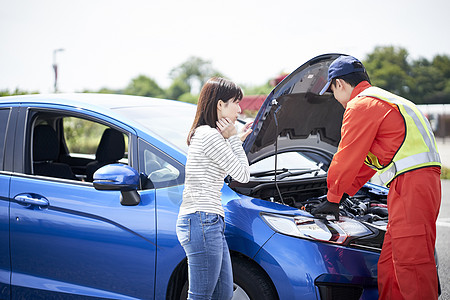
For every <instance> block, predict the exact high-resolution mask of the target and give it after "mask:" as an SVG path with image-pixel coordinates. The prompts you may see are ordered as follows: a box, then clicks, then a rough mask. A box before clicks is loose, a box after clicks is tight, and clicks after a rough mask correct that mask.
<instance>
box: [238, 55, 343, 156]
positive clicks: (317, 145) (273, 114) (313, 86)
mask: <svg viewBox="0 0 450 300" xmlns="http://www.w3.org/2000/svg"><path fill="white" fill-rule="evenodd" d="M340 55H343V54H337V53H334V54H324V55H320V56H317V57H315V58H313V59H311V60H310V61H308V62H307V63H305V64H303V65H302V66H300V67H299V68H298V69H296V70H295V71H294V72H292V73H291V74H289V76H287V77H286V78H285V79H284V80H283V81H282V82H280V83H279V84H278V85H277V86H276V87H275V88H274V89H273V90H272V92H271V93H270V94H269V96H267V98H266V100H265V101H264V103H263V104H262V106H261V108H260V110H259V112H258V114H257V116H256V118H255V121H254V123H253V127H252V128H253V132H252V134H251V135H249V136H248V138H247V139H246V141H245V143H244V149H245V152H246V153H247V157H248V160H249V163H250V164H252V163H254V162H256V161H258V160H261V159H263V158H265V157H268V156H270V155H273V154H274V153H275V140H276V138H277V137H279V138H278V145H277V149H278V153H281V152H286V151H296V150H300V149H302V148H303V149H304V148H313V149H321V150H323V151H326V152H328V153H331V154H334V153H335V152H336V150H337V145H338V144H339V141H340V138H341V124H342V115H343V113H344V108H343V107H342V105H341V104H340V103H339V102H337V101H336V99H334V97H333V94H331V93H325V94H324V95H323V96H319V92H320V90H321V89H322V88H323V87H324V85H325V83H326V82H327V74H328V66H329V65H330V64H331V63H332V62H333V61H334V60H335V59H336V58H337V57H339V56H340ZM277 124H278V125H277Z"/></svg>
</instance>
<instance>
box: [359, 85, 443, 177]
mask: <svg viewBox="0 0 450 300" xmlns="http://www.w3.org/2000/svg"><path fill="white" fill-rule="evenodd" d="M361 96H370V97H374V98H377V99H380V100H383V101H386V102H389V103H393V104H395V105H397V107H398V109H399V111H400V114H401V115H402V116H403V118H404V119H405V126H406V128H405V130H406V131H405V135H406V136H405V141H404V143H403V144H402V145H401V147H400V149H398V151H397V153H396V154H395V155H394V157H393V158H392V160H393V161H391V162H390V163H389V164H388V165H387V166H386V167H384V168H383V167H382V166H381V165H380V164H379V163H378V159H377V157H376V156H375V155H373V154H372V153H370V152H369V154H368V157H367V158H366V161H365V163H366V164H368V165H369V166H370V167H371V168H372V169H375V170H377V171H378V172H379V173H380V174H379V178H380V180H381V181H382V182H383V184H385V185H386V184H389V183H390V182H391V181H392V179H393V178H395V176H397V175H399V174H402V173H404V172H406V171H409V170H414V169H415V167H417V168H418V167H422V166H427V165H428V166H432V165H441V159H440V157H439V153H438V150H437V148H436V140H435V139H434V135H433V131H432V129H431V125H430V122H429V121H428V119H427V118H426V117H425V116H424V115H423V113H422V112H421V111H420V110H418V109H417V107H416V106H415V105H414V103H412V102H411V101H409V100H406V99H404V98H402V97H399V96H396V95H395V94H392V93H390V92H388V91H385V90H383V89H380V88H377V87H370V88H368V89H366V90H364V91H363V92H361V93H360V94H359V95H358V97H361ZM408 117H409V118H410V119H408ZM411 121H412V122H411ZM413 124H414V125H413ZM414 127H415V128H417V131H416V129H415V128H414ZM407 132H408V134H406V133H407ZM419 134H420V137H421V138H422V141H420V142H419V143H420V145H418V144H415V142H416V141H418V139H419ZM425 147H427V148H428V152H422V153H414V152H417V151H423V150H424V149H425ZM419 149H421V150H419ZM370 155H372V156H373V157H370ZM400 157H403V158H400ZM399 158H400V159H399ZM377 164H378V166H377ZM380 166H381V168H380Z"/></svg>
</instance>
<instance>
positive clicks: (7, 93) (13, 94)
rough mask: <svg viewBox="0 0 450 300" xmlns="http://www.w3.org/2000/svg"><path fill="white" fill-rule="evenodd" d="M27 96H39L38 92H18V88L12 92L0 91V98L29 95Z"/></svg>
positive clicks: (7, 90)
mask: <svg viewBox="0 0 450 300" xmlns="http://www.w3.org/2000/svg"><path fill="white" fill-rule="evenodd" d="M29 94H39V92H37V91H32V92H27V91H24V90H20V89H19V88H16V89H15V90H14V91H9V89H5V90H0V97H6V96H15V95H29Z"/></svg>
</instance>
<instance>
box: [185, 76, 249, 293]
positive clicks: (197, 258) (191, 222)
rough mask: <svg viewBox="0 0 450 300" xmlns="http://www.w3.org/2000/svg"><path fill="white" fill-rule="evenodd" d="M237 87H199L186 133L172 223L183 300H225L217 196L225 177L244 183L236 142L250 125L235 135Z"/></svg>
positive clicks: (222, 83)
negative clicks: (185, 285) (181, 255)
mask: <svg viewBox="0 0 450 300" xmlns="http://www.w3.org/2000/svg"><path fill="white" fill-rule="evenodd" d="M242 96H243V93H242V90H241V88H240V87H238V86H237V85H236V84H234V83H233V82H231V81H229V80H226V79H223V78H217V77H214V78H211V79H209V80H208V81H207V82H206V84H205V85H204V86H203V88H202V90H201V92H200V97H199V100H198V104H197V113H196V116H195V119H194V122H193V124H192V128H191V131H190V132H189V135H188V138H187V143H188V145H189V150H188V156H187V163H186V181H185V188H184V191H183V203H182V204H181V207H180V212H179V215H178V221H177V236H178V240H179V241H180V243H181V245H182V246H183V248H184V251H185V252H186V255H187V258H188V272H189V291H188V299H231V298H232V296H233V273H232V270H231V259H230V253H229V251H228V245H227V242H226V240H225V236H224V229H225V223H224V216H225V214H224V210H223V207H222V204H221V199H220V197H221V192H220V190H221V189H222V186H223V183H224V181H223V180H224V178H225V176H226V175H227V174H229V175H231V177H232V178H233V180H236V181H239V182H248V180H249V177H250V173H249V166H248V161H247V157H246V155H245V153H244V149H243V148H242V141H244V140H245V138H246V137H247V136H248V135H249V134H250V133H251V129H249V127H250V125H251V124H247V125H246V126H245V127H244V129H243V130H242V133H241V136H240V137H239V136H238V135H237V131H236V127H235V126H234V122H235V121H236V120H237V117H238V114H239V113H240V112H241V108H240V107H239V101H240V100H241V99H242Z"/></svg>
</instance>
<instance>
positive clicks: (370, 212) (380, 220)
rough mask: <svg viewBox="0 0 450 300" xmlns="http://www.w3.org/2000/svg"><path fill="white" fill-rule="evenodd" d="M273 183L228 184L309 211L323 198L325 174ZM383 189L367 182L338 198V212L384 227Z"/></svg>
mask: <svg viewBox="0 0 450 300" xmlns="http://www.w3.org/2000/svg"><path fill="white" fill-rule="evenodd" d="M277 185H278V187H277ZM277 185H276V184H275V183H274V182H273V181H267V180H264V181H261V180H259V179H258V180H252V181H250V182H249V183H246V184H241V183H238V182H231V183H230V187H231V188H232V189H233V190H235V191H236V192H238V193H241V194H244V195H246V196H250V197H253V198H259V199H262V200H266V201H271V202H277V203H280V204H284V205H288V206H291V207H295V208H297V209H301V210H305V211H307V212H311V210H313V209H314V208H315V207H317V206H318V205H320V204H321V203H322V202H324V201H326V194H327V183H326V176H321V178H311V179H302V180H295V181H280V182H278V183H277ZM387 193H388V190H387V189H386V188H384V187H381V186H378V185H375V184H372V183H367V184H366V185H364V186H363V187H362V188H361V189H360V190H359V191H358V193H357V194H356V195H354V196H349V197H347V198H346V199H343V200H342V201H341V203H340V214H341V216H346V217H349V218H352V219H354V220H358V221H362V222H365V223H368V224H372V225H375V226H377V227H378V228H380V229H383V228H386V226H387V222H388V210H387ZM280 195H281V196H280Z"/></svg>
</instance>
